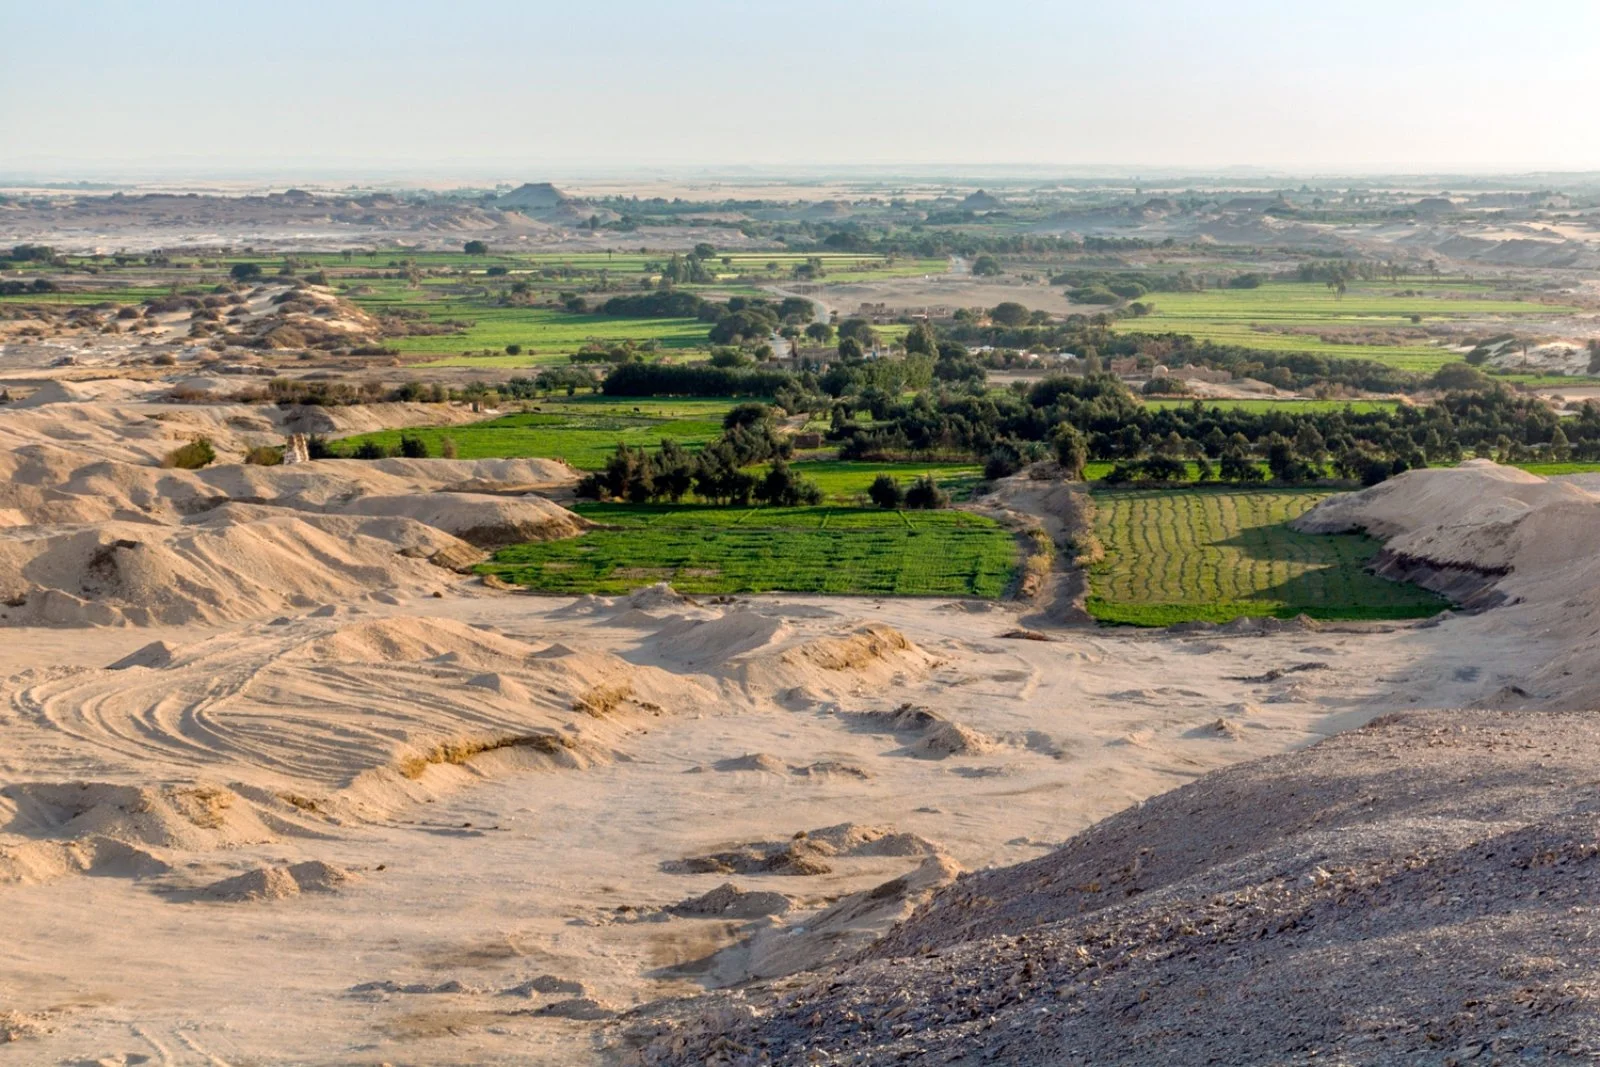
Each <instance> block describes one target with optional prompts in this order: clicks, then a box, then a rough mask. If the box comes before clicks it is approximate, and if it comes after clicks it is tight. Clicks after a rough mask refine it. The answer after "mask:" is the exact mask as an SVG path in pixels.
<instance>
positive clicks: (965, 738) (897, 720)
mask: <svg viewBox="0 0 1600 1067" xmlns="http://www.w3.org/2000/svg"><path fill="white" fill-rule="evenodd" d="M852 718H854V719H855V720H856V721H857V722H859V723H860V724H861V726H862V728H863V729H866V730H870V731H874V732H878V731H882V732H884V733H895V734H911V735H914V736H913V737H912V738H911V739H910V740H908V742H907V744H906V748H905V752H906V754H907V755H910V756H916V757H918V758H919V759H945V758H947V757H949V756H976V755H981V754H983V753H985V752H992V751H994V749H995V748H997V747H999V742H997V741H996V740H995V739H994V738H991V737H989V736H988V735H986V734H983V733H980V732H978V731H977V730H974V729H972V728H971V727H970V726H965V725H963V724H961V723H958V722H951V721H950V720H948V719H946V718H945V717H944V716H942V715H939V714H938V713H936V712H934V711H931V710H929V709H928V708H924V707H919V706H918V705H915V704H901V705H900V706H899V707H897V708H895V709H894V710H893V711H868V712H862V713H860V714H857V715H854V716H852Z"/></svg>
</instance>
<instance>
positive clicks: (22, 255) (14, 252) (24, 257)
mask: <svg viewBox="0 0 1600 1067" xmlns="http://www.w3.org/2000/svg"><path fill="white" fill-rule="evenodd" d="M0 259H3V260H10V262H11V263H13V264H20V263H56V262H60V263H62V264H65V263H66V260H65V258H64V257H62V256H58V255H57V254H56V250H55V249H54V248H51V247H50V246H49V245H28V244H23V245H12V246H11V251H10V252H8V253H5V254H4V255H0Z"/></svg>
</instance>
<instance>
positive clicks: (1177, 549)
mask: <svg viewBox="0 0 1600 1067" xmlns="http://www.w3.org/2000/svg"><path fill="white" fill-rule="evenodd" d="M1325 495H1327V494H1326V493H1324V492H1317V491H1306V490H1297V489H1231V488H1215V489H1211V488H1195V489H1181V490H1171V489H1165V490H1163V489H1155V490H1150V489H1115V490H1097V491H1096V492H1095V494H1094V500H1095V504H1096V505H1097V515H1096V519H1095V531H1096V533H1097V535H1098V536H1099V538H1100V540H1101V542H1102V543H1103V544H1104V546H1105V550H1106V554H1105V559H1104V560H1103V561H1101V562H1100V563H1098V564H1095V565H1094V566H1093V567H1092V568H1091V569H1090V573H1089V584H1090V595H1089V598H1088V608H1089V612H1090V614H1092V615H1094V616H1095V618H1097V619H1100V620H1101V621H1103V622H1111V623H1126V624H1132V625H1135V626H1167V625H1171V624H1172V623H1178V622H1189V621H1193V620H1205V621H1209V622H1227V621H1228V620H1230V619H1235V618H1238V617H1240V616H1242V615H1251V616H1276V617H1278V618H1290V617H1293V616H1295V615H1300V614H1305V615H1309V616H1311V617H1312V618H1318V619H1407V618H1421V617H1426V616H1429V615H1433V614H1435V613H1437V612H1439V611H1440V610H1442V609H1443V608H1445V607H1447V606H1448V605H1447V604H1446V602H1445V601H1444V600H1443V599H1442V598H1440V597H1438V596H1435V595H1434V594H1433V593H1429V592H1427V591H1426V590H1423V589H1419V588H1417V587H1416V586H1412V585H1405V584H1398V583H1394V582H1388V581H1384V580H1383V579H1381V578H1378V577H1376V576H1374V575H1372V574H1370V573H1368V572H1367V571H1366V570H1365V567H1366V565H1367V563H1368V561H1369V560H1371V559H1372V557H1373V555H1374V554H1375V553H1376V552H1377V551H1378V548H1379V547H1380V543H1379V542H1378V541H1375V540H1373V539H1372V538H1369V537H1365V536H1359V535H1353V534H1341V535H1314V534H1302V533H1297V532H1296V531H1294V530H1291V529H1290V528H1289V527H1288V525H1287V523H1288V522H1289V520H1291V519H1293V518H1295V517H1296V516H1298V515H1300V514H1301V513H1303V512H1304V511H1306V510H1307V509H1308V508H1310V507H1311V506H1312V505H1313V504H1315V503H1316V502H1317V501H1318V500H1320V499H1321V498H1322V497H1323V496H1325Z"/></svg>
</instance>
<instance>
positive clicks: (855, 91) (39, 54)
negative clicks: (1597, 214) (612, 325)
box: [0, 0, 1600, 178]
mask: <svg viewBox="0 0 1600 1067" xmlns="http://www.w3.org/2000/svg"><path fill="white" fill-rule="evenodd" d="M0 40H3V42H4V47H3V48H0V55H3V56H4V58H5V62H4V70H5V87H6V88H5V95H4V97H3V99H0V174H10V175H19V174H27V175H49V176H54V177H73V176H83V177H95V176H109V175H117V174H133V173H151V174H166V175H189V176H194V177H206V176H224V175H247V174H252V173H262V174H267V173H274V174H278V173H287V172H295V171H303V172H305V173H307V174H323V173H327V174H334V173H338V174H348V175H349V176H351V177H352V178H354V177H359V176H363V175H369V174H379V173H382V172H386V171H407V172H410V173H416V174H426V173H435V174H438V175H441V176H444V175H465V174H480V175H489V174H508V175H509V174H513V173H515V174H518V175H527V176H530V177H532V176H535V175H537V176H540V177H544V176H548V177H556V176H559V175H562V174H568V173H581V172H583V171H585V170H590V171H594V172H602V171H615V172H626V171H629V170H631V169H634V168H639V169H649V168H671V169H684V170H717V169H726V168H737V167H755V168H769V169H770V168H777V169H781V168H783V167H802V166H804V167H832V166H849V165H872V166H878V167H895V166H906V167H913V166H917V165H929V164H938V165H947V166H951V167H955V168H959V167H961V166H972V167H980V166H990V165H1021V164H1027V165H1035V166H1061V167H1071V166H1087V165H1117V166H1145V167H1174V168H1190V169H1194V170H1200V169H1204V168H1212V169H1217V168H1223V167H1240V166H1249V167H1259V168H1268V169H1275V170H1277V171H1280V172H1286V173H1360V172H1374V171H1404V170H1409V171H1413V172H1416V171H1422V170H1432V171H1448V170H1451V169H1459V170H1493V171H1516V172H1526V171H1534V170H1581V169H1600V107H1597V106H1596V104H1595V101H1596V99H1600V93H1597V75H1596V68H1597V66H1600V64H1597V62H1596V60H1600V2H1597V0H1522V2H1520V3H1515V4H1513V3H1506V2H1504V0H1496V2H1479V0H1456V2H1453V3H1436V2H1432V0H1386V2H1382V3H1374V2H1368V0H1345V2H1343V3H1340V4H1324V5H1316V6H1313V5H1310V4H1306V3H1297V2H1293V0H1289V2H1284V0H1274V2H1256V0H1208V2H1204V3H1199V2H1177V0H1115V2H1112V0H1097V2H1093V3H1080V2H1076V0H1037V2H1032V3H1028V2H1020V0H966V2H944V0H924V2H921V3H913V2H905V0H848V2H834V0H816V2H810V3H774V2H767V0H746V2H743V3H737V2H725V0H675V2H674V0H650V2H635V0H587V2H583V3H575V2H572V0H565V2H563V3H560V4H554V3H541V2H537V0H521V2H517V0H503V2H502V0H435V2H433V3H413V2H410V0H377V2H374V0H319V2H317V3H307V2H303V0H274V2H273V3H270V4H220V3H216V2H214V0H208V2H205V3H199V2H190V0H143V2H140V3H127V2H111V0H104V2H102V0H76V2H73V0H61V2H47V3H39V2H38V0H0Z"/></svg>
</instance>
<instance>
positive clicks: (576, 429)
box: [339, 411, 722, 470]
mask: <svg viewBox="0 0 1600 1067" xmlns="http://www.w3.org/2000/svg"><path fill="white" fill-rule="evenodd" d="M721 432H722V420H721V419H720V418H717V419H705V418H692V417H691V418H653V417H650V416H646V415H618V414H611V413H606V412H601V413H595V414H588V413H582V414H580V413H575V412H571V411H555V412H527V413H523V414H517V415H504V416H501V417H500V418H498V419H489V420H487V421H485V422H469V423H463V424H462V425H459V426H424V427H418V428H415V429H409V430H380V431H377V432H375V433H364V434H357V435H356V436H354V437H346V438H342V439H341V440H340V441H339V446H340V447H341V448H342V449H343V450H344V451H346V452H349V451H351V450H353V449H354V448H355V447H356V446H358V445H360V444H361V443H362V442H365V441H376V442H377V443H379V444H381V445H383V446H385V447H387V448H395V447H397V446H398V445H399V444H400V437H401V435H402V434H404V435H405V436H407V437H418V438H421V439H422V440H423V441H425V442H426V443H427V445H428V454H429V455H432V456H438V455H441V454H443V447H444V446H443V439H444V438H446V437H449V438H450V439H451V440H453V441H455V443H456V455H457V456H458V457H459V458H460V459H509V458H524V457H529V458H536V459H562V460H566V461H567V462H568V463H570V464H571V465H572V466H574V467H577V468H578V469H579V470H599V469H600V468H601V467H604V466H605V465H606V460H607V459H609V458H610V456H611V454H612V453H613V452H615V451H616V449H617V445H618V444H619V443H622V444H628V445H632V446H641V445H642V446H644V447H645V448H649V449H651V450H654V449H656V448H659V447H660V446H661V439H662V438H663V437H670V438H672V439H673V440H675V441H677V442H678V443H679V444H681V445H684V446H685V447H689V448H699V447H701V446H703V445H705V444H706V443H707V442H709V441H710V440H712V439H713V438H715V437H716V436H717V435H718V434H720V433H721Z"/></svg>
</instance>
